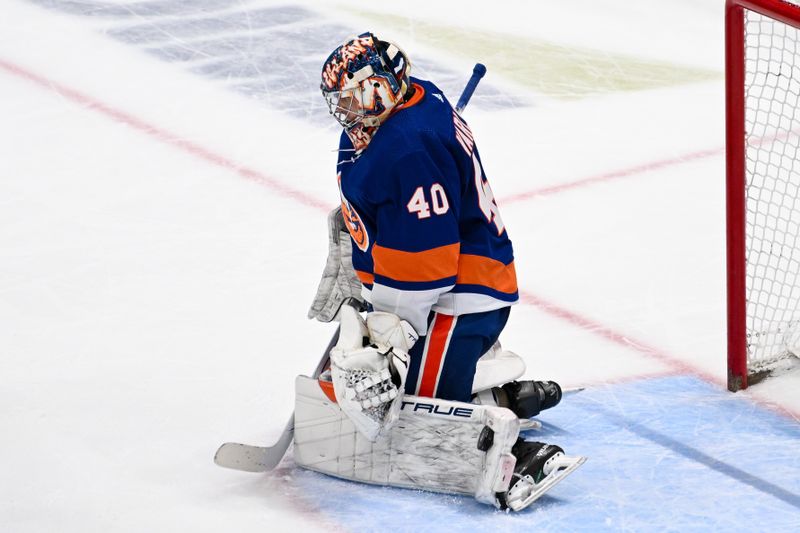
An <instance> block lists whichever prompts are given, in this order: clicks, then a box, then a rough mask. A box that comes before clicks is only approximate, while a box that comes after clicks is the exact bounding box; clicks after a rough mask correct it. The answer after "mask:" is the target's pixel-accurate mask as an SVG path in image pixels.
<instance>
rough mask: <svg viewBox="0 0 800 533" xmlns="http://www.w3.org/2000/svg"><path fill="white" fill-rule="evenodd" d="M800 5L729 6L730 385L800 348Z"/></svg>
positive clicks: (757, 375)
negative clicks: (799, 239)
mask: <svg viewBox="0 0 800 533" xmlns="http://www.w3.org/2000/svg"><path fill="white" fill-rule="evenodd" d="M799 27H800V6H798V5H796V4H793V3H789V2H786V1H783V0H727V2H726V12H725V49H726V65H725V70H726V76H725V77H726V136H727V139H726V157H727V183H726V187H727V193H726V202H727V250H728V257H727V262H728V266H727V268H728V281H727V285H728V389H730V390H731V391H737V390H740V389H743V388H746V387H747V386H748V382H749V384H751V385H752V384H753V383H755V382H756V381H758V380H759V379H761V378H762V377H763V376H765V375H767V374H768V373H769V371H770V370H771V369H772V368H774V367H775V366H776V365H777V364H779V362H780V361H781V360H782V359H784V358H786V357H789V356H790V355H792V354H797V353H798V347H800V284H799V283H798V282H799V281H800V242H798V236H800V31H798V28H799Z"/></svg>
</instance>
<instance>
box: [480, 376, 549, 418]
mask: <svg viewBox="0 0 800 533" xmlns="http://www.w3.org/2000/svg"><path fill="white" fill-rule="evenodd" d="M492 393H493V394H494V397H495V401H496V402H497V405H499V406H500V407H507V408H509V409H511V410H512V411H513V412H514V414H515V415H517V417H518V418H523V419H527V418H531V417H534V416H536V415H538V414H539V413H540V412H542V411H544V410H545V409H550V408H551V407H555V406H556V405H558V402H560V401H561V386H559V384H558V383H556V382H555V381H512V382H511V383H506V384H505V385H503V386H502V387H494V388H493V389H492Z"/></svg>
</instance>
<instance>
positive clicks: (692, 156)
mask: <svg viewBox="0 0 800 533" xmlns="http://www.w3.org/2000/svg"><path fill="white" fill-rule="evenodd" d="M723 153H724V149H723V148H713V149H710V150H700V151H697V152H691V153H688V154H684V155H682V156H680V157H673V158H670V159H661V160H660V161H653V162H650V163H644V164H642V165H636V166H633V167H630V168H625V169H621V170H615V171H612V172H606V173H604V174H598V175H596V176H590V177H588V178H582V179H579V180H576V181H570V182H568V183H562V184H560V185H552V186H550V187H542V188H539V189H533V190H530V191H527V192H521V193H517V194H512V195H511V196H507V197H505V198H502V199H500V201H499V202H498V203H499V204H500V205H508V204H513V203H515V202H522V201H524V200H529V199H531V198H536V197H540V196H548V195H551V194H556V193H560V192H563V191H568V190H571V189H579V188H581V187H586V186H588V185H595V184H598V183H603V182H606V181H612V180H615V179H620V178H627V177H630V176H636V175H638V174H644V173H646V172H652V171H654V170H661V169H662V168H667V167H671V166H675V165H681V164H683V163H690V162H692V161H697V160H699V159H705V158H707V157H712V156H716V155H721V154H723Z"/></svg>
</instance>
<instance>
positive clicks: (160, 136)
mask: <svg viewBox="0 0 800 533" xmlns="http://www.w3.org/2000/svg"><path fill="white" fill-rule="evenodd" d="M0 68H3V69H5V70H6V71H7V72H9V73H11V74H14V75H16V76H19V77H21V78H24V79H26V80H28V81H31V82H33V83H35V84H37V85H39V86H40V87H43V88H45V89H49V90H51V91H54V92H56V93H58V94H59V95H61V96H63V97H65V98H67V99H69V100H72V101H73V102H75V103H77V104H80V105H83V106H86V107H87V108H89V109H93V110H95V111H98V112H99V113H102V114H103V115H106V116H107V117H110V118H113V119H114V120H117V121H119V122H122V123H123V124H127V125H128V126H130V127H132V128H135V129H137V130H139V131H141V132H142V133H145V134H147V135H149V136H150V137H153V138H155V139H157V140H159V141H161V142H164V143H167V144H170V145H172V146H174V147H176V148H178V149H180V150H183V151H184V152H188V153H190V154H192V155H194V156H197V157H199V158H200V159H203V160H205V161H207V162H209V163H212V164H214V165H217V166H219V167H222V168H225V169H227V170H231V171H233V172H235V173H237V174H239V175H240V176H242V177H244V178H246V179H248V180H251V181H254V182H256V183H259V184H261V185H265V186H267V187H270V188H271V189H273V190H274V191H275V192H278V193H280V194H283V195H285V196H288V197H289V198H292V199H294V200H296V201H298V202H300V203H301V204H303V205H306V206H308V207H313V208H316V209H320V210H324V211H325V212H328V211H329V210H330V209H331V206H330V205H329V204H328V203H326V202H323V201H322V200H320V199H318V198H315V197H313V196H312V195H310V194H308V193H305V192H303V191H301V190H298V189H295V188H293V187H290V186H288V185H286V184H284V183H281V182H280V181H279V180H277V179H275V178H272V177H270V176H267V175H266V174H263V173H261V172H259V171H257V170H253V169H251V168H248V167H245V166H243V165H240V164H238V163H236V162H235V161H233V160H231V159H228V158H227V157H225V156H222V155H220V154H217V153H215V152H213V151H211V150H209V149H207V148H204V147H203V146H200V145H199V144H196V143H193V142H192V141H189V140H186V139H182V138H180V137H179V136H178V135H175V134H174V133H170V132H169V131H167V130H164V129H162V128H159V127H157V126H154V125H152V124H150V123H148V122H146V121H144V120H142V119H139V118H137V117H134V116H133V115H130V114H128V113H126V112H124V111H121V110H119V109H115V108H113V107H111V106H109V105H107V104H104V103H103V102H101V101H99V100H97V99H95V98H92V97H91V96H88V95H86V94H83V93H81V92H79V91H77V90H75V89H71V88H69V87H67V86H65V85H62V84H60V83H58V82H55V81H53V80H49V79H47V78H44V77H42V76H39V75H38V74H34V73H33V72H31V71H29V70H27V69H24V68H22V67H20V66H18V65H14V64H13V63H9V62H8V61H5V60H3V59H0Z"/></svg>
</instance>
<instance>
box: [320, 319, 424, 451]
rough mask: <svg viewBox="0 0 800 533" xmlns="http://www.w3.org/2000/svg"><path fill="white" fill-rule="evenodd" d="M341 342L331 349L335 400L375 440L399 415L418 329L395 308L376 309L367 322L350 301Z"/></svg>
mask: <svg viewBox="0 0 800 533" xmlns="http://www.w3.org/2000/svg"><path fill="white" fill-rule="evenodd" d="M340 317H341V330H340V333H339V341H338V342H337V344H336V346H335V347H334V348H333V349H331V376H332V379H333V390H334V392H335V394H336V400H337V402H338V403H339V407H341V409H342V411H344V413H345V414H346V415H347V416H348V418H350V420H352V422H353V424H354V425H355V427H356V429H358V431H359V432H360V433H361V434H362V435H364V436H365V437H366V438H367V439H369V440H370V441H372V442H374V441H375V440H376V439H377V438H378V435H379V434H381V433H385V432H386V431H388V430H389V429H390V428H391V427H392V424H394V423H395V422H396V421H397V419H398V418H399V416H400V407H401V405H402V398H403V387H404V386H405V380H406V373H407V372H408V351H409V350H410V349H411V347H412V346H413V345H414V343H415V342H416V340H417V334H416V332H415V331H414V329H413V328H412V327H411V326H410V325H409V324H408V322H406V321H405V320H400V318H399V317H398V316H397V315H394V314H391V313H383V312H374V313H369V314H368V315H367V318H366V321H365V320H364V319H363V318H362V317H361V315H359V314H358V312H357V311H356V310H355V309H354V308H353V307H351V306H349V305H344V306H342V308H341V312H340Z"/></svg>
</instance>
